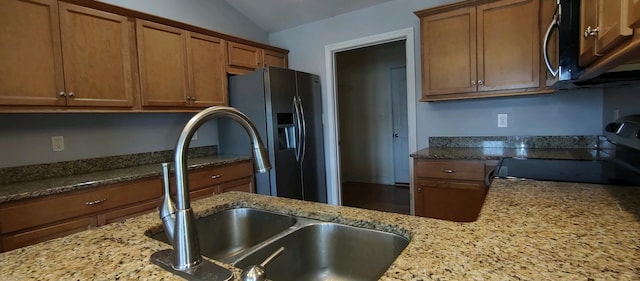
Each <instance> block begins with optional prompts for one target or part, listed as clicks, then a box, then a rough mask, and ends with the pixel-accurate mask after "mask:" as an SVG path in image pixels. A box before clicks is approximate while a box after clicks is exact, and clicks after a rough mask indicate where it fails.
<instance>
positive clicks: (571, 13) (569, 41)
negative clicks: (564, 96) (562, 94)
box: [542, 0, 583, 89]
mask: <svg viewBox="0 0 640 281" xmlns="http://www.w3.org/2000/svg"><path fill="white" fill-rule="evenodd" d="M579 29H580V0H556V10H555V13H554V14H553V17H552V18H551V21H550V22H549V27H547V31H546V34H545V37H544V41H543V43H542V54H543V57H544V62H545V65H546V66H547V71H548V72H549V73H548V76H547V77H548V78H547V86H549V87H551V88H556V89H562V88H572V87H574V82H575V81H576V80H577V78H578V76H579V75H580V73H581V72H582V70H583V69H582V68H581V67H580V66H579V64H578V57H579V55H580V30H579ZM551 48H552V49H551ZM550 51H551V52H552V53H554V54H555V55H549V53H550Z"/></svg>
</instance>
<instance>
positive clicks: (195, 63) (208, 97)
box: [188, 33, 227, 107]
mask: <svg viewBox="0 0 640 281" xmlns="http://www.w3.org/2000/svg"><path fill="white" fill-rule="evenodd" d="M188 46H189V49H188V50H189V60H190V61H189V62H190V67H189V71H190V81H189V82H190V83H191V87H190V88H191V90H192V94H191V103H192V105H194V106H200V107H207V106H213V105H227V72H226V67H225V57H224V56H225V51H226V50H225V42H224V40H222V39H219V38H215V37H211V36H206V35H202V34H196V33H190V36H189V45H188Z"/></svg>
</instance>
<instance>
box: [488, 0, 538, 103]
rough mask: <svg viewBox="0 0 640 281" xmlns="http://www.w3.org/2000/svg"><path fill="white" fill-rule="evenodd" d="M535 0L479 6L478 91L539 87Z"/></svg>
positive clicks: (536, 7) (518, 0) (504, 1)
mask: <svg viewBox="0 0 640 281" xmlns="http://www.w3.org/2000/svg"><path fill="white" fill-rule="evenodd" d="M539 8H540V3H539V1H538V0H503V1H498V2H493V3H490V4H486V5H481V6H478V12H477V13H478V47H477V48H478V81H477V83H478V91H496V90H508V89H522V88H536V87H539V86H540V24H539V20H538V14H539Z"/></svg>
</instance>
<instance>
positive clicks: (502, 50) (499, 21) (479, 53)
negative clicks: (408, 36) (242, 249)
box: [416, 0, 542, 101]
mask: <svg viewBox="0 0 640 281" xmlns="http://www.w3.org/2000/svg"><path fill="white" fill-rule="evenodd" d="M469 3H471V2H469ZM469 3H463V4H453V7H452V8H450V9H447V8H444V9H443V8H439V10H438V11H437V12H429V10H425V11H426V12H425V11H419V12H416V14H417V15H418V16H419V17H420V23H421V40H422V45H421V50H422V66H423V70H422V73H423V80H422V81H423V87H422V88H423V93H422V99H421V100H422V101H432V100H446V99H460V98H477V97H484V96H499V95H512V94H513V93H514V92H516V93H517V92H518V91H520V92H533V91H540V90H541V89H542V87H541V83H540V72H541V70H540V69H541V68H540V67H541V63H542V62H541V59H540V42H541V41H540V20H539V14H540V2H539V0H502V1H494V2H489V3H488V4H483V5H479V6H469V5H470V4H469ZM461 5H462V6H461ZM458 6H461V7H458ZM455 7H458V8H455Z"/></svg>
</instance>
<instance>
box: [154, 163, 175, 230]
mask: <svg viewBox="0 0 640 281" xmlns="http://www.w3.org/2000/svg"><path fill="white" fill-rule="evenodd" d="M162 179H163V183H164V197H163V199H162V203H161V205H160V207H158V212H159V213H160V219H162V225H163V226H164V231H165V232H166V233H167V237H168V238H169V241H173V233H174V229H175V221H176V205H175V204H174V203H173V200H172V199H171V190H170V189H169V163H162Z"/></svg>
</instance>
